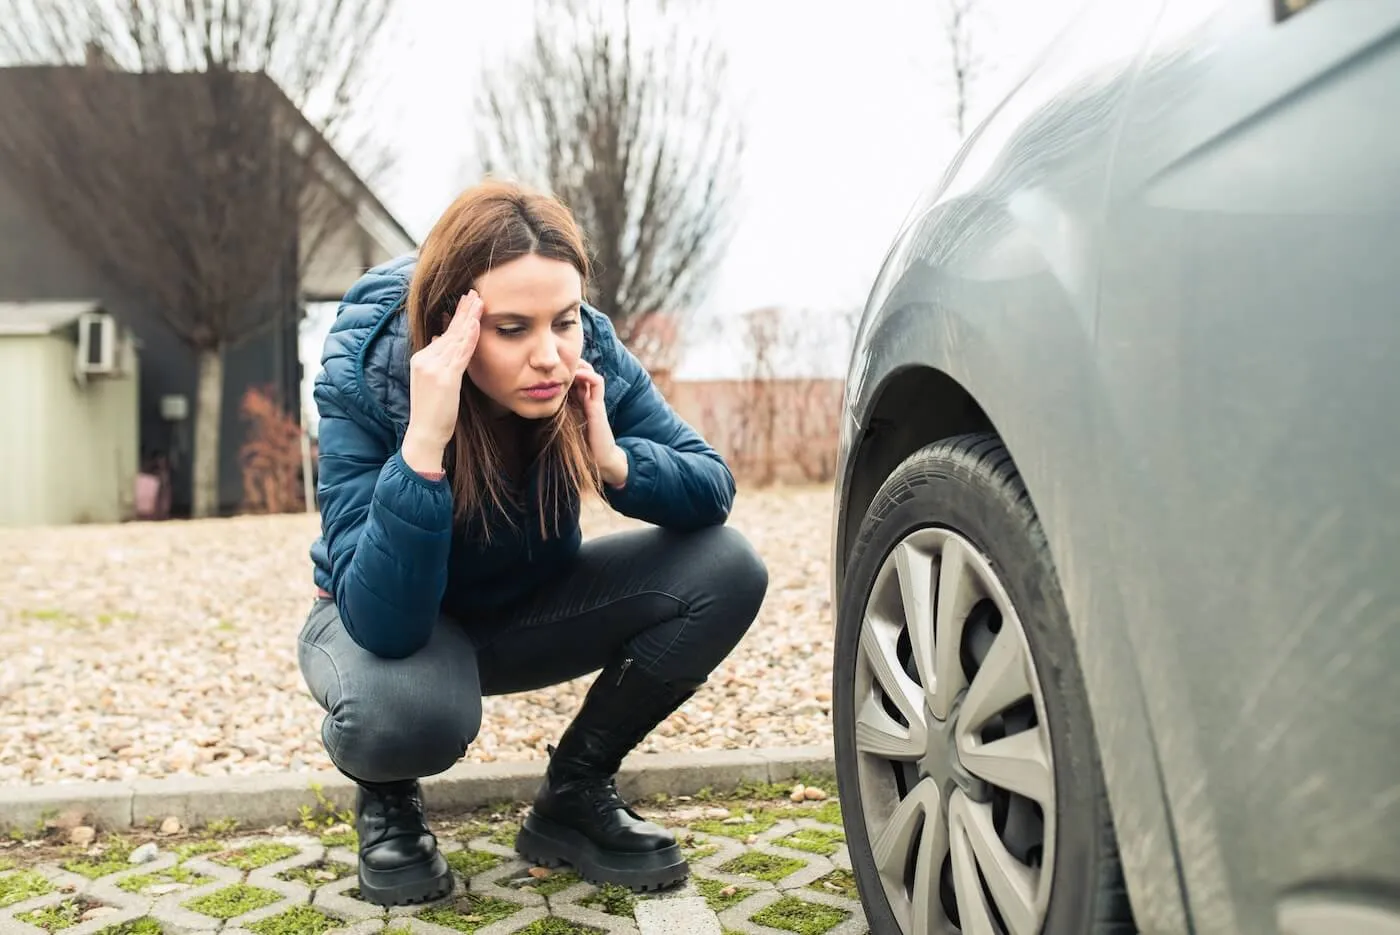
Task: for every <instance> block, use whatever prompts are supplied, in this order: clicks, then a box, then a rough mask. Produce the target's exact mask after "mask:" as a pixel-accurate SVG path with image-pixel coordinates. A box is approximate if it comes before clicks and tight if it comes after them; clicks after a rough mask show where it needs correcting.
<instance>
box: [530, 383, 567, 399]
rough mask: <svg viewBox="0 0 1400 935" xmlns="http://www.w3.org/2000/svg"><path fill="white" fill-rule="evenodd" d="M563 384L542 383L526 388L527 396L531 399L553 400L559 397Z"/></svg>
mask: <svg viewBox="0 0 1400 935" xmlns="http://www.w3.org/2000/svg"><path fill="white" fill-rule="evenodd" d="M562 387H563V384H562V383H541V384H538V385H537V386H529V387H526V388H525V395H526V396H528V397H530V398H531V399H553V398H554V397H556V396H558V395H559V390H560V389H561V388H562Z"/></svg>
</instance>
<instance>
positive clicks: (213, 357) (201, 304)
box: [0, 0, 394, 516]
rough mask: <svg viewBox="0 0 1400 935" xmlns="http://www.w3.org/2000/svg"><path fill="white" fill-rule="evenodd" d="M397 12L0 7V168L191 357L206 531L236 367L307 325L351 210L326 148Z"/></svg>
mask: <svg viewBox="0 0 1400 935" xmlns="http://www.w3.org/2000/svg"><path fill="white" fill-rule="evenodd" d="M393 4H394V0H358V2H354V3H350V2H344V0H0V64H4V65H7V66H12V67H10V68H6V69H4V70H3V71H0V167H3V169H4V170H5V171H7V172H9V173H10V174H12V176H13V177H14V179H15V180H16V181H17V182H18V183H19V184H20V185H22V186H23V188H24V190H25V191H26V192H28V193H30V194H31V195H32V196H33V197H34V198H35V199H37V201H38V203H39V204H41V205H42V206H43V207H44V208H45V209H46V211H47V213H48V215H49V216H50V217H51V218H52V220H53V221H55V222H56V223H57V224H58V226H59V227H60V229H61V230H63V232H64V233H65V234H66V235H67V236H68V237H69V238H70V239H71V240H72V241H73V242H74V244H75V245H76V246H78V247H79V248H80V249H81V250H83V251H84V252H85V253H86V254H87V255H88V256H90V257H91V258H92V259H93V260H94V261H95V262H96V263H97V264H98V265H99V266H100V267H101V268H103V269H104V270H105V271H106V272H107V273H108V274H109V275H110V276H111V277H113V278H114V281H115V282H117V283H119V284H120V285H121V287H122V288H125V289H129V290H130V291H131V294H132V295H134V296H138V297H140V300H141V301H143V302H149V303H152V305H153V306H154V307H155V308H156V309H157V310H158V311H159V313H160V315H161V316H162V317H163V319H164V321H165V322H166V323H167V324H168V326H169V327H170V329H171V330H172V331H173V332H174V333H175V334H176V335H177V336H178V337H179V338H180V339H181V340H182V341H183V342H184V343H185V344H186V345H187V346H189V347H190V348H191V349H192V350H193V351H194V353H195V356H196V360H197V365H198V378H197V403H196V409H195V437H194V441H195V450H194V502H193V512H194V514H195V515H196V516H207V515H212V514H214V513H215V512H217V510H218V496H219V495H218V491H219V449H220V437H219V436H220V420H221V413H222V407H223V383H224V380H223V369H224V367H223V365H224V357H225V354H226V353H227V352H228V351H229V350H230V349H232V348H235V347H237V346H238V345H239V344H241V343H243V342H246V341H248V340H250V339H252V338H254V337H256V336H258V335H260V334H264V333H266V331H267V330H268V329H269V328H272V327H275V326H276V325H277V324H279V323H281V322H284V321H287V320H288V319H287V316H288V313H290V314H292V315H295V314H297V313H298V310H297V309H296V303H297V300H298V295H297V292H296V287H295V284H296V283H298V282H299V281H300V275H301V273H302V271H303V270H304V268H305V265H306V264H307V263H308V262H309V261H310V259H311V257H312V256H313V255H314V253H315V251H316V249H317V247H318V246H319V245H320V243H321V242H322V240H323V238H324V237H326V236H329V235H330V234H331V233H332V232H334V231H335V230H336V229H337V228H338V227H340V226H341V225H342V224H343V223H344V221H345V220H346V219H347V217H348V214H349V212H350V211H351V210H352V208H351V206H350V204H349V202H348V200H347V197H346V195H345V193H344V191H343V185H344V178H345V175H346V173H344V172H342V171H340V169H339V168H338V167H340V166H343V165H344V163H342V162H340V161H339V157H338V156H337V155H336V152H335V150H334V149H333V148H332V144H331V143H330V142H329V141H336V142H339V143H340V145H341V146H347V140H346V132H347V129H348V127H349V125H350V121H349V119H348V118H350V116H351V107H350V103H351V101H352V100H355V99H356V96H357V94H358V92H359V88H360V84H359V83H360V79H361V78H362V77H363V75H362V72H361V68H360V66H361V65H362V63H363V62H365V61H366V60H367V59H368V58H369V53H370V50H371V48H372V46H373V45H374V44H375V42H376V40H377V39H378V38H379V36H380V35H381V30H382V29H383V28H384V26H385V24H386V22H387V19H388V16H389V14H390V11H391V8H392V6H393ZM15 66H18V67H15ZM353 152H354V153H355V154H356V155H357V156H363V155H364V153H365V152H366V149H365V147H363V146H361V145H355V146H354V147H353ZM361 165H362V167H363V168H362V172H370V171H371V168H372V167H371V166H369V165H367V164H366V163H364V162H362V163H361ZM289 304H290V305H292V306H293V307H292V308H288V305H289Z"/></svg>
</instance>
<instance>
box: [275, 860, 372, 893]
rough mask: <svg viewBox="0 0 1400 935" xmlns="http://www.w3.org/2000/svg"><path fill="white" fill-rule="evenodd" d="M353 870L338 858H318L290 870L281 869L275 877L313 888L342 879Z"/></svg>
mask: <svg viewBox="0 0 1400 935" xmlns="http://www.w3.org/2000/svg"><path fill="white" fill-rule="evenodd" d="M354 872H355V868H354V867H352V866H350V865H349V864H342V863H341V862H340V861H338V860H318V861H316V863H314V864H311V865H310V866H306V867H293V868H292V869H290V870H283V871H282V872H281V873H279V874H277V879H279V880H287V881H288V882H291V883H300V884H301V885H302V886H309V887H311V888H312V889H315V888H316V887H318V886H324V885H325V884H327V883H332V882H334V881H336V880H341V879H344V878H345V877H348V876H350V874H352V873H354Z"/></svg>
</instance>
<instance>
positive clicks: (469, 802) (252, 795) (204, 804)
mask: <svg viewBox="0 0 1400 935" xmlns="http://www.w3.org/2000/svg"><path fill="white" fill-rule="evenodd" d="M835 768H836V767H835V761H834V759H833V756H832V751H831V748H830V747H824V746H816V747H779V748H772V749H767V750H704V751H697V752H694V753H643V754H633V755H632V756H630V757H628V758H627V760H626V761H625V762H624V763H623V765H622V771H621V772H620V773H618V783H617V784H618V789H619V791H620V792H621V793H622V794H623V795H624V796H629V797H633V798H643V797H646V796H653V795H657V794H659V793H663V792H664V793H666V794H668V795H694V794H695V793H697V792H699V791H700V790H701V789H704V788H706V787H709V788H713V789H716V790H724V789H732V788H734V787H735V786H737V785H739V784H740V783H742V782H783V781H786V780H789V779H793V778H795V777H796V776H798V775H799V774H803V773H827V774H830V773H833V772H835ZM543 774H544V762H543V761H542V760H531V761H524V762H511V763H458V764H457V765H456V766H454V767H452V769H450V770H448V771H447V772H445V773H441V774H439V775H437V776H431V777H429V778H427V779H424V780H423V798H424V799H425V801H426V803H427V805H428V807H429V808H430V809H452V810H456V809H468V808H475V807H478V806H481V805H489V804H492V803H496V802H503V801H514V802H519V801H529V800H530V799H532V798H534V795H535V790H536V788H538V786H539V783H540V779H541V777H542V776H543ZM313 785H319V786H320V787H321V794H322V795H323V796H324V797H325V798H326V799H328V800H329V801H330V802H332V803H334V805H335V807H336V808H337V809H345V808H350V807H352V806H353V803H354V795H355V792H354V790H355V787H354V784H353V783H351V782H350V780H348V779H346V778H345V777H344V776H342V775H341V774H340V773H338V772H335V771H330V772H317V773H269V774H263V775H251V776H215V777H198V778H193V777H192V778H172V779H138V780H134V781H130V782H74V783H57V784H53V785H46V786H18V787H0V829H10V828H15V829H18V830H21V831H25V832H30V831H33V830H34V829H35V828H36V827H39V826H42V824H43V822H44V820H45V819H46V818H48V817H51V816H54V815H57V814H59V813H62V812H66V811H70V810H78V811H81V812H84V813H86V815H87V818H88V820H89V821H91V822H92V823H93V824H95V825H96V826H97V827H99V828H102V829H105V830H109V831H122V830H126V829H129V828H133V827H148V826H155V825H159V824H160V822H161V821H162V820H164V819H165V818H166V817H168V816H170V815H174V816H175V817H176V818H178V819H180V824H182V825H183V826H185V827H186V828H198V827H202V826H203V825H206V824H208V823H209V822H211V821H216V820H220V819H234V820H236V821H238V822H239V824H240V827H241V828H242V829H253V828H266V827H271V826H273V825H280V824H287V823H290V822H293V821H295V820H296V819H297V817H298V810H299V809H300V807H301V806H303V805H307V806H311V807H313V808H314V807H316V804H317V799H316V795H315V793H314V792H313V791H312V788H311V787H312V786H313Z"/></svg>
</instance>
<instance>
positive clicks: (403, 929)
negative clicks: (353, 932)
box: [379, 925, 413, 935]
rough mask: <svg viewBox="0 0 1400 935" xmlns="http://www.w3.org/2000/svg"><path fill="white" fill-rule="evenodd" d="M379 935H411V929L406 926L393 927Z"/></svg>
mask: <svg viewBox="0 0 1400 935" xmlns="http://www.w3.org/2000/svg"><path fill="white" fill-rule="evenodd" d="M379 935H413V929H411V928H409V927H408V926H406V925H394V926H390V927H389V928H386V929H385V930H384V931H382V932H380V933H379Z"/></svg>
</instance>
